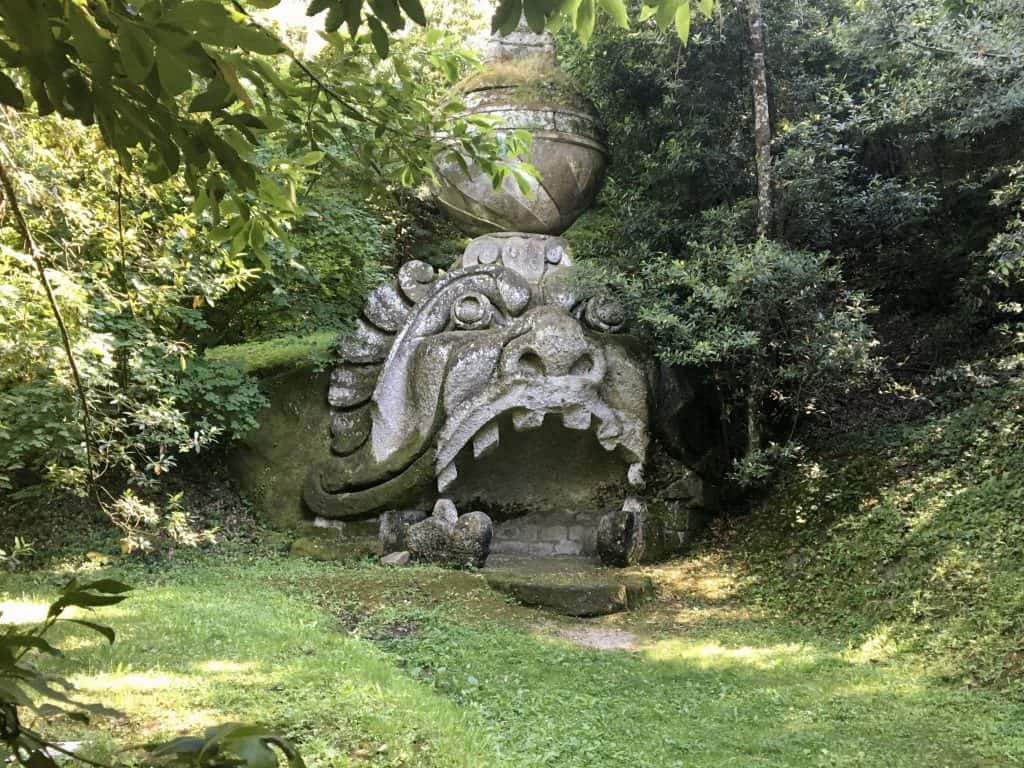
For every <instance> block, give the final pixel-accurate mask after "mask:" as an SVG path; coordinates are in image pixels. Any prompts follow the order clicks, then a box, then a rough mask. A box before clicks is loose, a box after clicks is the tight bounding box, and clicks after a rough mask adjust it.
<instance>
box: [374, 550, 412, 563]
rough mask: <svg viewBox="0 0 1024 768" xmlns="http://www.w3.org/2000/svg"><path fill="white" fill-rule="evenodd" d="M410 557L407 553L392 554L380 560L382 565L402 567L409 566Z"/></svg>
mask: <svg viewBox="0 0 1024 768" xmlns="http://www.w3.org/2000/svg"><path fill="white" fill-rule="evenodd" d="M409 559H410V555H409V553H408V552H406V551H402V552H392V553H391V554H389V555H384V557H382V558H381V559H380V564H381V565H391V566H402V565H408V564H409Z"/></svg>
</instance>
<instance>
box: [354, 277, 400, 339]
mask: <svg viewBox="0 0 1024 768" xmlns="http://www.w3.org/2000/svg"><path fill="white" fill-rule="evenodd" d="M363 315H364V316H365V317H366V319H367V320H369V321H370V322H371V323H373V324H374V325H375V326H377V327H378V328H380V329H381V330H382V331H386V332H387V333H398V331H399V329H401V327H402V326H403V325H404V324H405V321H406V319H407V318H408V317H409V305H408V304H407V303H406V302H405V300H404V299H403V298H402V296H401V294H400V293H399V292H398V290H397V289H396V288H395V286H393V285H387V284H385V285H381V286H378V287H377V288H374V289H373V291H372V292H371V293H370V295H369V296H367V297H366V305H365V306H364V307H363Z"/></svg>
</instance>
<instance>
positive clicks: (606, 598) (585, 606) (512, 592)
mask: <svg viewBox="0 0 1024 768" xmlns="http://www.w3.org/2000/svg"><path fill="white" fill-rule="evenodd" d="M485 578H486V579H487V584H488V585H489V586H490V587H491V588H492V589H495V590H497V591H499V592H502V593H504V594H507V595H509V596H511V597H513V598H515V599H516V600H518V601H519V602H520V603H522V604H523V605H531V606H539V607H542V608H548V609H550V610H552V611H555V612H556V613H561V614H563V615H565V616H605V615H607V614H609V613H618V612H619V611H628V610H632V609H634V608H637V607H638V606H639V605H640V604H641V603H642V602H643V601H644V600H646V599H647V597H649V596H650V595H652V594H653V593H654V583H653V582H652V581H651V580H650V579H649V578H647V577H643V576H620V577H612V576H600V575H595V576H593V577H590V578H573V579H560V578H557V577H554V576H551V575H546V576H542V577H538V576H534V575H529V574H520V575H512V574H508V573H494V574H486V575H485Z"/></svg>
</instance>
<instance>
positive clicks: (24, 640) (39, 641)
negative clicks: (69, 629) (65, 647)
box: [0, 635, 64, 657]
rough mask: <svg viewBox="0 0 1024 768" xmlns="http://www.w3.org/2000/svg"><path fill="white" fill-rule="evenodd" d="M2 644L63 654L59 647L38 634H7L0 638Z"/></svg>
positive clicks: (56, 654) (51, 654) (54, 654)
mask: <svg viewBox="0 0 1024 768" xmlns="http://www.w3.org/2000/svg"><path fill="white" fill-rule="evenodd" d="M0 645H2V646H3V647H5V648H8V647H9V648H34V649H35V650H37V651H42V652H43V653H48V654H49V655H50V656H58V657H59V656H63V655H64V654H62V653H61V652H60V650H59V649H57V648H54V647H53V646H52V645H50V644H49V643H48V642H46V640H44V639H43V638H41V637H37V636H36V635H5V636H3V637H2V638H0Z"/></svg>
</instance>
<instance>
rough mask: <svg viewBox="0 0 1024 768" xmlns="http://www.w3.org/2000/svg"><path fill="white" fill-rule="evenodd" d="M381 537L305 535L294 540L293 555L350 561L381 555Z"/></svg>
mask: <svg viewBox="0 0 1024 768" xmlns="http://www.w3.org/2000/svg"><path fill="white" fill-rule="evenodd" d="M381 551H382V550H381V545H380V540H379V539H370V538H358V539H343V538H341V537H340V536H336V535H322V536H303V537H301V538H298V539H296V540H295V541H294V542H292V547H291V550H290V551H289V555H290V556H291V557H308V558H309V559H311V560H321V561H331V562H343V563H346V562H348V563H350V562H356V561H359V560H365V559H367V558H378V557H380V555H381Z"/></svg>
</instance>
